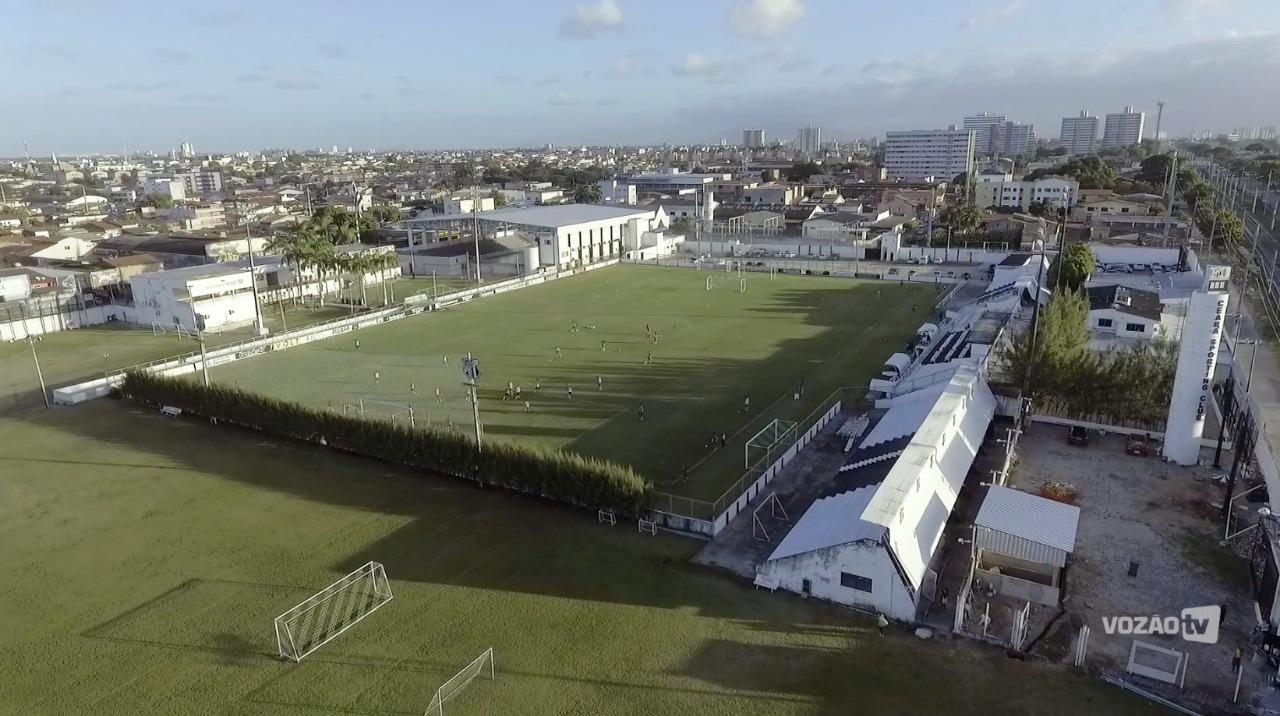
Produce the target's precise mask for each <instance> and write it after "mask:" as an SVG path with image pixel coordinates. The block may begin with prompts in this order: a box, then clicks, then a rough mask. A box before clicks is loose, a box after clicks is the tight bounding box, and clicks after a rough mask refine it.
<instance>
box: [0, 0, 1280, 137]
mask: <svg viewBox="0 0 1280 716" xmlns="http://www.w3.org/2000/svg"><path fill="white" fill-rule="evenodd" d="M924 6H925V7H924V8H923V12H922V10H921V8H920V7H913V8H910V9H907V8H892V7H891V8H887V9H884V10H881V9H879V8H877V13H878V14H877V15H875V16H874V18H873V19H874V20H876V21H877V22H878V23H879V24H882V25H883V26H885V27H893V28H901V31H900V32H893V33H875V32H866V33H864V34H863V35H861V36H860V37H859V41H858V42H857V43H855V44H853V45H850V43H849V42H848V37H847V34H848V32H849V29H850V28H867V27H868V24H867V20H868V17H867V16H866V14H865V12H863V11H864V10H865V8H860V7H858V6H854V5H851V4H848V3H838V2H824V1H822V0H732V1H730V0H726V1H725V2H717V3H699V4H696V5H694V6H690V7H685V6H680V7H679V8H678V10H679V16H680V19H681V21H680V22H679V23H672V22H670V20H671V18H672V16H673V15H672V11H674V10H676V9H677V8H676V6H675V5H674V4H671V5H669V4H666V3H639V2H628V1H627V0H587V2H582V3H573V2H566V3H558V4H556V5H537V6H536V7H534V6H530V5H526V4H523V3H514V2H505V1H502V0H499V1H498V2H495V3H491V4H490V5H489V6H488V7H489V8H490V9H491V10H492V12H486V13H484V14H483V15H481V14H479V13H474V12H467V11H465V10H463V9H462V8H461V7H453V6H432V7H418V6H415V5H412V4H408V3H402V2H391V1H389V2H381V3H371V4H368V5H365V6H361V8H360V9H361V20H360V21H355V22H339V21H338V20H340V19H341V17H342V16H341V15H338V14H336V13H338V12H344V13H349V12H350V7H349V6H345V5H336V4H335V5H333V6H332V8H333V9H332V10H331V11H325V10H324V9H323V8H321V11H319V12H316V11H315V9H314V7H315V6H314V5H308V4H302V3H279V4H271V5H269V6H258V5H252V6H251V5H248V4H229V5H227V6H226V7H224V8H220V9H216V10H191V9H183V8H178V7H174V6H156V7H154V8H151V9H150V10H149V11H148V12H147V13H145V14H143V15H142V16H140V17H125V16H123V15H121V14H119V13H117V12H115V10H114V9H113V8H110V7H106V6H102V7H100V6H97V5H95V4H92V3H82V2H77V1H75V0H64V1H63V2H57V3H49V4H46V5H43V6H32V5H24V6H22V7H20V8H17V9H16V10H15V11H13V12H12V13H11V14H10V20H11V23H10V24H11V26H12V27H13V28H14V29H15V30H16V35H15V36H16V37H20V38H21V37H37V36H38V37H46V36H48V35H49V32H48V29H49V28H56V29H57V39H56V40H39V41H36V40H31V41H25V42H24V41H17V42H14V43H11V44H10V45H8V46H7V47H5V48H4V49H0V57H3V58H4V59H5V60H7V61H8V64H9V65H10V66H13V67H23V68H28V69H27V71H26V72H20V73H15V78H14V80H13V82H12V85H11V88H10V89H11V92H10V95H11V97H12V99H13V100H14V102H13V106H14V107H15V108H19V109H20V110H21V109H22V108H26V110H27V111H17V112H13V113H11V116H10V117H9V118H8V122H7V124H8V127H7V129H6V130H4V131H3V132H0V155H5V156H17V155H21V154H22V153H23V146H22V144H23V142H27V143H29V145H30V147H31V151H32V154H33V155H44V156H47V155H48V154H49V153H50V152H59V153H65V154H72V153H89V152H96V153H115V152H118V151H119V150H120V147H121V145H122V143H123V144H124V145H125V146H127V147H129V148H130V149H134V148H136V149H138V150H153V151H167V150H168V149H169V148H174V147H178V146H179V145H180V144H181V143H182V142H188V141H189V142H192V143H194V144H195V146H196V148H197V150H200V151H233V150H239V149H259V148H262V147H272V146H281V147H292V148H307V147H317V146H323V147H329V146H331V145H338V146H340V147H346V146H356V147H361V148H378V149H435V148H487V147H514V146H541V145H543V144H546V143H553V144H560V145H601V144H631V145H654V144H662V143H675V144H688V143H698V144H715V143H718V142H719V140H720V139H721V138H728V139H729V140H730V141H731V142H733V141H735V140H736V138H738V137H740V136H741V132H742V129H743V128H745V127H758V128H761V129H763V130H764V131H765V135H766V136H767V137H775V138H787V137H795V136H796V131H797V129H798V128H800V127H802V126H804V125H806V124H812V125H813V126H815V127H821V128H822V131H823V138H824V140H832V139H851V138H858V137H873V136H875V137H883V136H884V133H885V132H886V131H893V130H910V129H941V128H945V127H947V126H948V125H950V124H957V125H958V124H960V123H961V122H962V120H963V118H964V117H965V116H969V115H973V114H976V113H978V112H981V111H989V112H992V113H996V114H1004V115H1007V116H1009V117H1010V118H1016V119H1017V120H1018V121H1022V122H1027V123H1030V124H1033V125H1035V126H1036V129H1037V134H1038V135H1039V136H1041V137H1055V136H1056V135H1057V130H1058V127H1059V124H1060V122H1061V120H1062V118H1063V117H1070V116H1074V115H1076V114H1078V112H1079V110H1080V109H1082V108H1084V109H1088V110H1089V111H1091V112H1092V113H1093V114H1095V115H1097V116H1100V117H1102V116H1105V115H1106V114H1108V113H1113V112H1119V111H1121V110H1122V108H1123V107H1125V106H1127V105H1133V106H1135V107H1136V109H1137V110H1138V111H1145V112H1146V113H1147V116H1148V118H1149V119H1148V121H1149V124H1150V121H1151V118H1153V117H1154V115H1155V103H1156V100H1157V99H1165V100H1167V102H1168V105H1167V107H1166V112H1165V117H1164V124H1163V126H1162V131H1166V132H1168V133H1169V134H1170V135H1171V136H1177V135H1185V134H1189V133H1190V132H1192V131H1195V130H1200V129H1204V128H1207V127H1208V128H1212V127H1219V126H1221V127H1231V126H1250V125H1264V126H1265V125H1271V124H1276V123H1277V120H1276V118H1277V116H1280V96H1277V95H1276V93H1265V92H1261V93H1260V92H1258V91H1257V81H1256V79H1255V78H1256V77H1259V76H1269V75H1270V74H1273V73H1274V72H1277V71H1280V42H1277V41H1276V40H1277V39H1280V33H1277V32H1275V31H1272V30H1271V29H1272V28H1280V7H1277V6H1275V5H1274V4H1273V3H1267V2H1264V1H1263V0H1225V1H1224V0H1139V1H1138V2H1135V3H1131V4H1130V5H1128V6H1125V7H1114V6H1111V5H1104V4H1102V3H1101V2H1094V1H1093V0H1086V1H1085V2H1082V3H1081V4H1080V7H1079V8H1078V9H1079V10H1081V11H1082V12H1084V13H1085V14H1089V13H1090V12H1091V11H1092V12H1096V13H1105V14H1106V17H1107V18H1108V22H1106V23H1097V24H1089V25H1087V26H1084V25H1082V26H1078V27H1077V26H1071V25H1067V26H1063V25H1062V24H1061V23H1055V22H1051V21H1050V20H1049V19H1048V18H1047V17H1046V15H1045V14H1044V6H1043V5H1042V4H1037V3H1034V2H1024V1H1022V0H1012V1H1009V0H992V1H984V2H979V3H974V4H973V5H971V6H965V7H956V6H953V5H951V4H944V3H941V2H925V3H924ZM308 9H310V12H306V10H308ZM921 17H924V18H926V19H927V20H928V22H924V23H921V22H920V19H921ZM402 28H411V29H410V30H409V31H407V32H405V31H403V30H402ZM414 28H417V29H416V30H415V29H414ZM1256 28H1260V29H1261V31H1258V30H1257V29H1256ZM387 33H392V35H391V38H390V39H389V38H388V36H387ZM908 36H911V37H912V39H913V42H909V43H904V42H902V39H903V38H904V37H908ZM399 37H407V38H412V39H411V40H406V41H397V40H396V39H394V38H399ZM130 38H136V46H135V47H133V48H130V49H126V48H129V44H128V41H129V40H130ZM104 39H107V40H109V44H108V45H104V46H103V49H98V47H99V43H102V42H103V40H104ZM997 40H998V42H997ZM659 41H661V42H660V43H659ZM657 47H661V48H663V49H661V50H658V49H655V48H657ZM993 48H999V49H993ZM103 54H110V55H111V61H104V59H103V57H102V55H103ZM1246 66H1247V67H1250V68H1251V70H1250V71H1249V72H1241V71H1240V68H1241V67H1246ZM112 68H115V69H114V70H113V69H112ZM90 70H92V71H90ZM655 90H658V92H660V94H659V97H660V98H661V101H656V102H655V101H654V99H655ZM1149 129H1150V126H1149Z"/></svg>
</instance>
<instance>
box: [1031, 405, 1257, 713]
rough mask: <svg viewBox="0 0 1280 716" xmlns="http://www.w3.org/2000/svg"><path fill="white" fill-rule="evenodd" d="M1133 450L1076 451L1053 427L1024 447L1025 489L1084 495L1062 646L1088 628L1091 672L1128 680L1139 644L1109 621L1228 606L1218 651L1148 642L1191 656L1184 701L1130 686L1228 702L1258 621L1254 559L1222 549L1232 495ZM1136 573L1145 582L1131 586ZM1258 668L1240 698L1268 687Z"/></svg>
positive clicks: (1114, 443) (1116, 446)
mask: <svg viewBox="0 0 1280 716" xmlns="http://www.w3.org/2000/svg"><path fill="white" fill-rule="evenodd" d="M1123 447H1124V446H1123V441H1122V439H1121V438H1120V437H1116V436H1095V437H1094V439H1093V441H1092V442H1091V443H1090V444H1089V445H1087V446H1085V447H1077V446H1073V445H1069V444H1067V442H1066V440H1065V430H1064V429H1061V428H1056V427H1050V426H1047V425H1033V426H1032V428H1031V429H1030V431H1029V432H1028V433H1027V434H1026V435H1024V436H1023V439H1022V440H1021V441H1020V443H1019V456H1020V457H1019V461H1018V464H1017V465H1016V467H1015V468H1014V471H1013V474H1012V481H1013V485H1014V486H1015V487H1018V488H1020V489H1025V490H1027V491H1029V492H1033V493H1034V492H1038V491H1039V489H1040V486H1041V485H1043V484H1044V483H1046V482H1050V481H1061V482H1068V483H1071V484H1073V485H1075V486H1076V487H1077V488H1079V491H1080V494H1079V498H1078V499H1077V500H1076V504H1077V505H1079V506H1080V508H1081V517H1080V525H1079V531H1078V533H1077V537H1076V552H1075V554H1074V556H1073V558H1072V560H1071V562H1070V564H1069V566H1068V569H1067V573H1066V577H1065V582H1066V592H1065V593H1066V599H1065V603H1064V608H1065V610H1066V612H1067V614H1066V615H1064V617H1063V618H1062V619H1060V620H1059V621H1060V622H1061V624H1060V625H1059V629H1060V630H1062V631H1063V632H1064V634H1063V640H1064V641H1066V640H1067V639H1068V638H1073V637H1074V633H1075V632H1076V631H1077V630H1078V625H1079V624H1082V623H1083V624H1088V625H1089V626H1090V628H1091V630H1092V634H1091V638H1090V642H1089V656H1088V659H1089V665H1090V666H1094V667H1101V668H1106V669H1111V670H1116V671H1123V670H1124V668H1125V666H1126V664H1127V662H1128V658H1129V652H1130V649H1131V646H1132V642H1133V640H1134V637H1132V636H1121V635H1108V634H1106V633H1105V630H1104V627H1103V621H1102V618H1103V617H1104V616H1119V615H1179V614H1180V613H1181V611H1182V610H1183V609H1184V608H1187V607H1196V606H1203V605H1213V604H1217V605H1223V606H1224V609H1225V612H1224V613H1225V621H1224V624H1223V625H1222V628H1221V632H1220V636H1219V639H1218V642H1217V643H1216V644H1196V643H1192V642H1187V641H1185V640H1183V639H1181V638H1180V637H1176V636H1175V637H1170V636H1163V635H1152V636H1143V637H1139V638H1140V639H1141V640H1142V641H1145V642H1149V643H1152V644H1156V645H1158V646H1162V647H1165V648H1169V649H1176V650H1178V651H1183V652H1186V653H1187V654H1188V662H1187V663H1188V665H1189V667H1188V670H1187V675H1186V683H1185V690H1184V691H1183V692H1182V693H1179V692H1178V691H1177V690H1176V689H1170V688H1168V687H1166V685H1164V684H1160V683H1159V682H1156V681H1152V680H1150V679H1145V678H1143V677H1137V676H1131V677H1130V678H1131V679H1132V680H1134V681H1139V682H1143V686H1145V687H1148V688H1152V689H1153V690H1157V689H1159V690H1160V691H1161V692H1162V693H1166V694H1167V695H1169V696H1170V697H1173V698H1177V699H1179V700H1183V699H1185V698H1191V699H1193V700H1196V701H1200V702H1201V703H1204V704H1216V705H1219V706H1221V705H1223V704H1225V703H1229V702H1230V699H1231V691H1232V690H1233V688H1234V684H1235V677H1234V674H1233V673H1232V672H1231V660H1232V655H1233V653H1234V652H1235V650H1236V648H1238V647H1243V646H1245V644H1246V642H1247V640H1248V636H1249V632H1250V631H1251V629H1252V628H1253V626H1254V624H1255V620H1256V616H1255V607H1254V606H1253V602H1252V599H1251V597H1250V595H1249V590H1248V575H1247V568H1246V565H1245V562H1244V560H1242V559H1240V558H1239V557H1237V556H1236V555H1234V554H1233V553H1232V552H1230V551H1229V550H1228V549H1227V548H1226V547H1222V546H1219V543H1218V540H1219V538H1220V537H1221V532H1220V530H1221V529H1222V521H1221V517H1220V516H1219V514H1218V511H1217V509H1216V508H1215V507H1214V505H1215V504H1218V503H1220V502H1221V500H1222V488H1221V487H1218V486H1216V485H1214V484H1213V483H1212V482H1209V481H1207V480H1206V479H1205V478H1207V477H1208V476H1209V475H1211V474H1213V473H1214V472H1216V471H1214V470H1213V469H1212V468H1210V467H1195V468H1183V467H1179V466H1176V465H1171V464H1167V463H1165V462H1163V461H1161V460H1160V459H1159V458H1157V457H1149V458H1142V457H1135V456H1130V455H1126V454H1125V453H1124V449H1123ZM1206 454H1208V451H1206ZM1208 457H1209V459H1210V460H1211V459H1212V455H1211V454H1210V455H1208ZM1224 464H1227V463H1226V462H1224ZM1135 564H1136V569H1137V573H1136V576H1130V571H1131V568H1132V565H1135ZM1067 653H1069V649H1068V650H1067ZM1068 658H1069V657H1068ZM1256 666H1257V671H1256V672H1254V671H1253V670H1250V669H1246V676H1245V679H1244V681H1245V686H1244V687H1243V688H1242V694H1245V693H1251V692H1252V691H1253V690H1254V688H1256V686H1257V685H1258V684H1259V683H1261V681H1262V678H1263V677H1262V675H1261V664H1257V665H1256ZM1251 682H1252V683H1251Z"/></svg>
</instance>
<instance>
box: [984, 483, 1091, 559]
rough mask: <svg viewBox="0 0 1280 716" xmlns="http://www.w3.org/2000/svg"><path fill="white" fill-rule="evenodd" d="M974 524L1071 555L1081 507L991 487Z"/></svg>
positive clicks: (994, 486) (1006, 488) (1009, 489)
mask: <svg viewBox="0 0 1280 716" xmlns="http://www.w3.org/2000/svg"><path fill="white" fill-rule="evenodd" d="M974 524H975V525H979V526H982V527H987V528H989V529H993V530H998V531H1000V532H1004V533H1007V534H1011V535H1015V536H1017V537H1021V538H1023V539H1026V540H1030V541H1032V542H1036V543H1038V544H1043V545H1048V546H1050V547H1053V548H1054V549H1060V550H1062V551H1063V552H1074V551H1075V548H1076V528H1077V527H1078V526H1079V524H1080V508H1079V507H1076V506H1075V505H1067V504H1064V503H1061V502H1055V501H1054V500H1050V499H1046V498H1044V497H1040V496H1039V495H1032V494H1029V493H1026V492H1020V491H1018V490H1014V489H1011V488H1008V487H1000V486H998V485H992V486H991V488H990V489H989V490H987V497H986V499H984V500H983V501H982V507H981V508H980V509H979V510H978V518H977V519H976V520H974Z"/></svg>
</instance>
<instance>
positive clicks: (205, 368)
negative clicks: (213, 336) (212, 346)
mask: <svg viewBox="0 0 1280 716" xmlns="http://www.w3.org/2000/svg"><path fill="white" fill-rule="evenodd" d="M195 316H196V338H197V339H199V341H200V373H201V377H203V378H204V387H206V388H208V387H209V356H208V354H206V353H205V350H204V316H202V315H200V314H199V313H197V314H195Z"/></svg>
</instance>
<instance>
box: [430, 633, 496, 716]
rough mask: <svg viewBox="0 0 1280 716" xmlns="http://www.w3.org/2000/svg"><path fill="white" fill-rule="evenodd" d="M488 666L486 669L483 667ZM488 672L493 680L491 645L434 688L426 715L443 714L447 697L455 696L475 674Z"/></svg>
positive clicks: (438, 715)
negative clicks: (434, 691)
mask: <svg viewBox="0 0 1280 716" xmlns="http://www.w3.org/2000/svg"><path fill="white" fill-rule="evenodd" d="M486 666H487V667H488V668H487V669H486V668H485V667H486ZM485 674H488V676H489V680H490V681H493V677H494V672H493V647H489V648H488V649H485V650H484V653H483V654H481V655H480V656H478V657H476V659H475V661H472V662H471V663H470V664H467V665H466V666H464V667H463V668H462V671H459V672H458V673H457V674H454V676H453V678H452V679H449V680H448V681H446V682H444V684H443V685H442V686H441V687H440V688H438V689H436V693H435V695H434V696H432V697H431V703H430V704H428V705H427V711H426V715H427V716H430V714H436V715H437V716H443V715H444V704H445V702H446V701H448V700H449V699H451V698H453V697H454V696H457V695H458V693H459V692H460V691H462V690H463V689H465V688H467V684H469V683H471V682H472V681H473V680H475V678H476V677H477V676H482V675H485Z"/></svg>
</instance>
